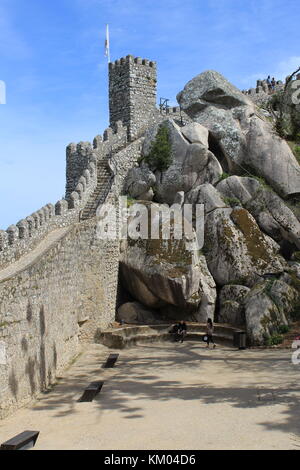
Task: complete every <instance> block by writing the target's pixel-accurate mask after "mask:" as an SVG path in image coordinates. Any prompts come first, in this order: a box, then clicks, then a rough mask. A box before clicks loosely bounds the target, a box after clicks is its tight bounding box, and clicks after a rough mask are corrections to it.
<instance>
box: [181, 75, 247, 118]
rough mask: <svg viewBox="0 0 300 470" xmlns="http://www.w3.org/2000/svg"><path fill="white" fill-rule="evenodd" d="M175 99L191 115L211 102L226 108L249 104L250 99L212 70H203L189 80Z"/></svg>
mask: <svg viewBox="0 0 300 470" xmlns="http://www.w3.org/2000/svg"><path fill="white" fill-rule="evenodd" d="M177 101H178V102H179V103H180V105H181V107H182V109H184V111H185V112H186V113H187V114H188V115H192V116H197V115H198V113H199V112H201V111H202V110H203V109H204V108H205V107H207V106H209V105H211V104H212V103H213V104H215V105H221V106H222V107H225V108H228V109H231V108H233V107H236V106H241V105H251V102H250V100H249V99H248V98H247V97H246V96H245V95H243V93H241V92H240V90H238V88H236V87H235V86H233V85H232V84H231V83H229V82H228V81H227V80H226V79H225V78H224V77H223V76H222V75H221V74H220V73H218V72H216V71H214V70H208V71H206V72H203V73H201V74H199V75H197V76H196V77H194V78H193V79H192V80H190V81H189V82H188V83H187V84H186V85H185V87H184V90H183V91H182V92H180V93H179V94H178V95H177Z"/></svg>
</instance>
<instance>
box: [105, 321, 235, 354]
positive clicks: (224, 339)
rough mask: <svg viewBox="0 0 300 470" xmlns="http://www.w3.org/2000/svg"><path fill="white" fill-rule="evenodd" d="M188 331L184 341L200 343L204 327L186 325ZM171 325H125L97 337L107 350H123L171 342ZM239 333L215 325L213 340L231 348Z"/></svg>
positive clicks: (194, 324)
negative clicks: (148, 344) (235, 334)
mask: <svg viewBox="0 0 300 470" xmlns="http://www.w3.org/2000/svg"><path fill="white" fill-rule="evenodd" d="M187 327H188V331H187V335H186V337H185V339H184V340H185V341H187V340H191V341H199V342H200V341H202V338H203V336H204V335H205V334H206V325H205V324H200V323H188V324H187ZM170 328H171V324H161V325H126V326H122V327H119V328H112V329H108V330H105V331H102V332H101V333H100V334H99V336H98V341H99V342H100V343H101V344H104V345H105V346H107V347H108V348H114V349H124V348H129V347H133V346H135V345H137V344H146V343H155V342H164V341H170V342H171V341H173V338H172V335H170V334H169V331H170ZM237 331H240V329H239V328H235V327H232V326H230V325H226V324H215V329H214V338H215V340H216V343H218V342H219V343H224V344H225V343H226V344H227V345H230V346H233V337H234V333H235V332H237Z"/></svg>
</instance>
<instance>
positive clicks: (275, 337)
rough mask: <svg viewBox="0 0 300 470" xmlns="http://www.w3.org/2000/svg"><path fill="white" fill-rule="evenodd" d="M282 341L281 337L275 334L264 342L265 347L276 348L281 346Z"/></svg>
mask: <svg viewBox="0 0 300 470" xmlns="http://www.w3.org/2000/svg"><path fill="white" fill-rule="evenodd" d="M283 340H284V338H283V336H282V335H279V334H277V333H275V334H273V335H272V336H269V337H268V338H266V340H265V341H266V346H277V345H278V344H282V343H283Z"/></svg>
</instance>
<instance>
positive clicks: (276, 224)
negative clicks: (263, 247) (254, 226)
mask: <svg viewBox="0 0 300 470" xmlns="http://www.w3.org/2000/svg"><path fill="white" fill-rule="evenodd" d="M216 188H217V190H218V191H219V193H221V194H222V195H223V196H224V197H225V198H236V199H237V200H239V201H240V203H241V204H242V205H243V206H244V207H245V208H247V209H248V211H249V212H250V213H251V214H252V215H253V216H254V218H255V219H256V221H257V223H258V225H259V226H260V228H261V229H262V230H263V231H264V232H265V233H267V234H268V235H269V236H271V237H272V238H273V239H274V240H276V241H277V242H279V243H281V242H282V241H283V240H286V241H288V242H289V243H291V244H293V245H295V246H296V247H297V248H298V249H299V248H300V222H299V220H298V219H297V217H296V216H295V214H294V213H293V212H292V210H291V209H290V208H289V207H288V206H287V205H286V204H285V202H284V201H283V200H282V199H281V198H280V197H279V196H278V195H277V194H276V193H275V192H274V191H272V190H271V188H266V187H264V186H263V185H262V184H261V183H260V182H259V181H258V180H256V179H254V178H248V177H240V176H230V177H229V178H226V179H224V180H223V181H221V182H220V183H219V184H218V185H217V186H216Z"/></svg>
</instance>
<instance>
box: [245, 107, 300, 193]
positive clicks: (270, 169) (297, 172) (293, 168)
mask: <svg viewBox="0 0 300 470" xmlns="http://www.w3.org/2000/svg"><path fill="white" fill-rule="evenodd" d="M246 138H247V153H248V160H247V161H248V165H250V167H251V168H254V170H255V171H256V172H257V173H258V174H259V175H261V176H263V177H264V178H265V180H266V181H267V182H268V183H269V184H270V185H271V186H272V187H273V188H274V189H275V190H276V191H278V192H279V193H280V194H282V195H283V196H292V195H296V194H298V195H299V194H300V166H299V164H298V162H297V160H296V157H295V156H294V154H293V152H292V150H291V149H290V147H289V145H288V143H287V142H286V141H285V140H283V139H282V138H281V137H279V136H278V135H277V134H276V133H275V131H274V129H273V127H272V125H271V124H270V123H269V122H266V121H264V120H262V119H260V118H258V117H257V116H253V117H252V118H251V123H250V128H249V131H248V133H247V136H246ZM245 163H246V160H245Z"/></svg>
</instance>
